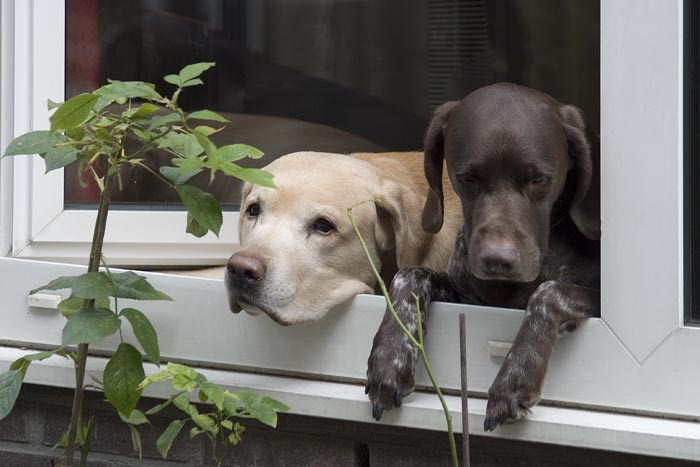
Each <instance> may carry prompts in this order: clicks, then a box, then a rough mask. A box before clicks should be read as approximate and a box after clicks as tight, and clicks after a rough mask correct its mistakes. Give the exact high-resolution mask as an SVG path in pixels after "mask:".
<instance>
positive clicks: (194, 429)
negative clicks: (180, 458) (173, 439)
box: [190, 426, 204, 439]
mask: <svg viewBox="0 0 700 467" xmlns="http://www.w3.org/2000/svg"><path fill="white" fill-rule="evenodd" d="M202 433H204V430H200V429H199V428H197V427H196V426H193V427H192V429H191V430H190V439H192V438H194V437H195V436H197V435H201V434H202Z"/></svg>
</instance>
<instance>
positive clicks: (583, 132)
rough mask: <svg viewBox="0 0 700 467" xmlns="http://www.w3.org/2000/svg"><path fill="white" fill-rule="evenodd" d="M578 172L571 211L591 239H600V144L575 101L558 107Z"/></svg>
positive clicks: (574, 218)
mask: <svg viewBox="0 0 700 467" xmlns="http://www.w3.org/2000/svg"><path fill="white" fill-rule="evenodd" d="M559 113H560V115H561V118H562V125H563V126H564V132H565V133H566V139H567V142H568V144H569V155H570V156H571V158H572V159H573V163H574V169H573V170H574V173H575V174H576V191H575V192H574V196H573V199H572V200H571V205H570V206H569V215H570V216H571V219H573V221H574V223H575V224H576V226H577V227H578V229H579V231H580V232H581V233H582V234H583V235H585V236H586V237H587V238H590V239H591V240H599V239H600V148H599V145H598V136H597V135H593V133H592V132H591V131H587V129H586V122H585V119H584V118H583V113H582V112H581V110H579V109H578V108H576V107H574V106H573V105H562V106H561V107H560V109H559Z"/></svg>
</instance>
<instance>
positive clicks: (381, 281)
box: [348, 201, 421, 347]
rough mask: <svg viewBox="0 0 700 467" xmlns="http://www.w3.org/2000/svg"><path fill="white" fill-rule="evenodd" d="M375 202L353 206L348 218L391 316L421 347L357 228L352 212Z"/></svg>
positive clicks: (415, 344)
mask: <svg viewBox="0 0 700 467" xmlns="http://www.w3.org/2000/svg"><path fill="white" fill-rule="evenodd" d="M372 202H373V201H363V202H362V203H358V204H356V205H354V206H351V207H349V208H348V217H349V218H350V223H351V224H352V227H353V229H355V234H356V235H357V238H358V239H360V244H361V245H362V249H363V250H364V251H365V256H367V260H368V261H369V265H370V267H371V268H372V272H374V277H375V278H376V279H377V282H378V283H379V287H380V288H381V289H382V294H384V299H385V300H386V304H387V307H388V308H389V312H390V313H391V316H393V317H394V321H396V324H398V325H399V327H400V328H401V330H402V331H403V333H404V334H406V336H407V337H408V339H409V340H410V341H411V344H413V345H414V346H415V347H420V346H421V345H420V343H419V342H418V341H417V340H416V338H415V337H413V335H412V334H411V333H410V332H409V331H408V329H406V326H405V325H404V324H403V322H402V321H401V318H399V315H397V314H396V310H395V309H394V304H393V303H391V298H389V292H388V291H387V289H386V284H385V283H384V279H382V276H381V275H380V274H379V271H378V270H377V267H376V266H375V265H374V261H372V255H371V254H370V253H369V249H368V248H367V243H365V239H364V238H362V234H361V233H360V229H359V228H358V227H357V223H356V222H355V217H354V216H353V214H352V210H353V209H354V208H355V207H356V206H359V205H360V204H364V203H372Z"/></svg>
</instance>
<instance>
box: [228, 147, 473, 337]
mask: <svg viewBox="0 0 700 467" xmlns="http://www.w3.org/2000/svg"><path fill="white" fill-rule="evenodd" d="M265 170H267V171H269V172H271V173H272V174H273V175H274V182H275V184H276V185H277V188H276V189H270V188H264V187H260V186H257V185H251V184H248V183H246V184H245V185H244V187H243V197H242V199H243V201H242V202H241V216H240V223H239V238H240V241H241V248H240V250H239V251H237V252H236V253H235V254H234V255H233V256H231V258H230V259H229V261H228V263H227V265H226V273H225V280H226V288H227V292H228V297H229V305H230V308H231V311H233V312H235V313H237V312H239V311H240V310H241V308H242V309H245V310H246V311H248V312H250V313H259V312H260V311H262V312H264V313H266V314H267V315H269V316H270V317H271V318H272V319H273V320H275V321H276V322H277V323H279V324H282V325H291V324H298V323H303V322H307V321H314V320H318V319H321V318H323V317H324V316H325V315H326V313H328V311H329V310H330V309H331V308H333V307H334V306H335V305H337V304H339V303H341V302H343V301H345V300H347V299H349V298H350V297H352V296H354V295H356V294H359V293H373V292H374V288H375V285H376V280H375V277H374V275H373V274H372V270H371V268H370V265H369V263H368V261H367V259H366V257H365V254H364V252H363V250H362V247H361V245H360V242H359V241H358V239H357V237H356V234H355V232H354V230H353V227H352V224H351V223H350V220H349V218H348V214H347V209H348V208H349V207H351V206H355V207H354V208H353V214H354V216H355V218H356V221H357V224H358V227H359V230H360V232H361V233H362V236H363V237H364V239H365V241H366V242H367V246H368V248H369V251H370V253H371V255H372V259H373V260H374V263H375V264H376V265H377V267H378V268H379V269H380V271H381V273H382V275H383V276H384V277H385V278H386V279H387V283H389V281H390V280H391V277H392V276H393V274H394V273H395V272H396V270H397V267H398V268H403V267H406V266H413V265H420V266H426V267H429V268H431V269H433V270H437V271H445V270H447V261H448V259H449V257H450V255H451V254H452V251H453V249H454V243H455V238H456V236H457V231H458V229H459V227H460V225H461V224H462V214H461V209H460V207H459V201H458V199H457V197H456V195H455V194H454V193H453V192H452V191H451V190H449V193H445V224H444V226H443V228H442V230H441V231H440V232H438V233H437V234H428V233H425V232H424V231H423V228H422V226H421V216H422V211H423V205H424V204H425V198H426V194H427V192H428V185H427V182H426V180H425V175H424V172H423V153H420V152H410V153H378V154H352V155H349V156H348V155H342V154H333V153H318V152H297V153H293V154H288V155H286V156H283V157H281V158H279V159H277V160H275V161H274V162H272V163H271V164H269V165H268V166H267V167H265ZM443 173H445V174H447V171H444V172H443ZM443 183H444V186H445V187H449V186H451V184H450V182H449V181H448V179H447V175H445V180H444V181H443ZM363 202H365V203H363Z"/></svg>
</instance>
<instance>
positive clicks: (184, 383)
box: [173, 375, 197, 392]
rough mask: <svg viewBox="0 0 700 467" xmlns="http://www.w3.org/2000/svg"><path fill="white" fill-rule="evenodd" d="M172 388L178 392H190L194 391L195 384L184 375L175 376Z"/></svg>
mask: <svg viewBox="0 0 700 467" xmlns="http://www.w3.org/2000/svg"><path fill="white" fill-rule="evenodd" d="M173 387H174V388H175V389H177V390H178V391H187V392H190V391H194V388H195V387H197V383H196V382H195V381H194V380H192V379H190V378H188V377H187V376H185V375H175V376H173Z"/></svg>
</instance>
